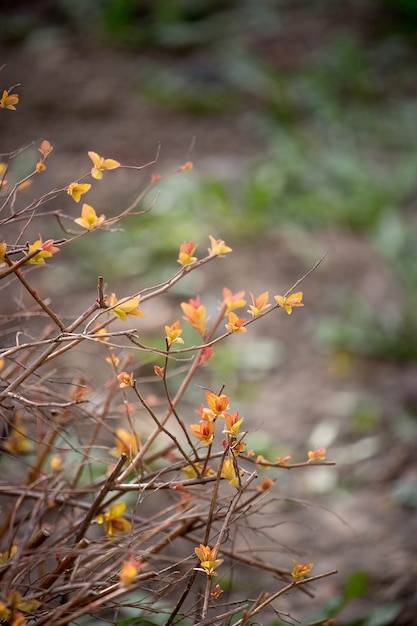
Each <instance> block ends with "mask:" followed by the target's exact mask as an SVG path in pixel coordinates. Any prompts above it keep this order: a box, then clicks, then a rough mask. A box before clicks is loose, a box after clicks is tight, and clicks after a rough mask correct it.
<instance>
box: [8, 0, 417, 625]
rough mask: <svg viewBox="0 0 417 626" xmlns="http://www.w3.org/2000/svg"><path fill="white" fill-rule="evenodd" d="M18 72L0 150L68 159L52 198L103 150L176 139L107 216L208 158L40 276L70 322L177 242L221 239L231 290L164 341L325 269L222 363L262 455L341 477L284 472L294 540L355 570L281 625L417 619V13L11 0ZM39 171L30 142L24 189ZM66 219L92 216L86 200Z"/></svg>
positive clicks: (154, 0) (141, 282)
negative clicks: (228, 307) (154, 180)
mask: <svg viewBox="0 0 417 626" xmlns="http://www.w3.org/2000/svg"><path fill="white" fill-rule="evenodd" d="M0 65H3V68H2V70H1V72H0V81H1V88H2V89H8V88H9V87H10V86H12V85H15V84H17V83H19V87H18V89H16V90H17V91H18V92H19V94H20V103H19V110H18V112H9V111H4V112H3V114H2V115H1V116H0V138H1V147H0V151H1V152H2V153H8V152H10V151H13V150H16V149H18V148H21V147H23V146H28V145H30V144H32V142H35V143H38V142H39V140H41V139H47V140H48V141H50V143H51V144H52V145H53V146H54V153H53V156H52V157H51V158H50V160H49V161H48V169H47V172H46V173H45V175H42V176H40V177H39V179H37V180H36V182H35V185H34V188H33V189H32V191H33V193H34V194H35V195H36V194H38V195H41V194H42V193H44V192H46V191H49V190H50V189H51V188H52V187H56V188H59V187H63V186H65V185H67V184H68V183H69V182H71V181H72V180H74V179H76V178H78V177H79V176H80V175H82V174H84V173H85V172H86V171H88V169H89V167H90V162H89V159H88V157H87V151H88V150H94V151H96V152H97V153H99V154H103V155H104V156H106V157H111V158H115V159H117V160H119V161H121V162H123V163H124V164H132V165H133V164H134V165H142V164H145V163H148V162H150V161H152V160H153V159H154V158H155V155H156V154H157V151H158V146H160V147H159V156H158V162H157V163H156V164H155V165H153V166H151V167H149V168H147V169H145V170H143V171H141V172H138V173H135V174H134V175H132V173H131V172H128V171H125V170H120V171H115V172H113V173H112V178H111V184H109V183H108V182H107V181H106V183H104V182H103V184H102V185H101V184H99V185H95V186H94V188H93V189H92V191H91V192H90V194H89V196H88V199H87V200H86V201H88V202H89V203H90V204H92V205H93V206H94V207H95V208H96V210H97V213H98V214H99V213H105V214H106V216H108V217H109V216H111V215H114V214H116V213H118V212H120V210H122V209H123V208H124V207H125V206H126V205H127V204H128V203H129V202H131V201H132V199H133V198H134V197H135V195H136V194H137V191H138V190H139V189H140V188H141V186H143V185H144V184H145V183H146V182H147V181H148V180H149V176H150V174H151V173H164V172H166V171H169V170H170V169H172V168H175V167H178V166H179V165H181V164H183V163H184V162H185V161H187V160H192V161H193V163H194V169H193V171H192V172H190V173H182V174H181V175H178V176H175V177H172V178H169V179H167V181H166V182H164V183H163V184H162V186H161V188H160V191H161V193H160V195H158V197H156V196H152V195H150V196H148V197H147V198H146V199H145V201H144V203H143V205H142V208H148V207H150V206H151V205H152V206H153V208H152V211H151V212H150V213H149V214H147V215H144V216H142V217H141V218H140V219H139V218H136V219H135V220H132V221H131V222H129V225H128V227H126V229H125V230H124V232H117V233H111V234H108V233H104V232H98V233H95V237H89V238H85V239H81V240H80V241H79V242H77V243H76V244H75V245H74V246H73V247H72V249H71V251H68V252H67V251H66V250H63V251H62V253H61V254H60V255H58V257H56V259H55V258H54V264H53V268H52V267H51V268H45V269H43V268H42V272H41V273H38V275H39V276H40V277H39V278H37V280H39V281H40V286H41V288H42V289H43V290H44V292H45V293H46V292H49V293H51V294H53V299H54V300H53V303H54V305H55V306H56V307H57V308H61V310H63V311H70V312H71V314H72V313H74V315H75V314H76V313H77V311H78V312H79V311H81V310H83V307H84V306H87V305H88V303H89V302H91V299H92V298H94V297H95V286H96V282H97V275H98V274H101V275H103V276H104V277H105V280H106V283H107V285H109V287H108V290H109V292H110V291H115V290H117V292H118V293H129V292H130V291H134V290H137V289H138V288H140V287H141V286H148V285H151V284H153V283H155V282H161V280H163V279H164V278H166V277H168V276H169V275H171V274H172V273H173V272H174V271H175V258H176V255H177V250H178V246H179V244H180V243H181V242H182V241H183V240H190V239H192V240H193V241H195V242H199V243H200V248H202V249H204V248H205V246H206V241H207V235H208V234H212V235H214V236H216V237H221V238H222V239H225V240H226V241H227V243H228V244H229V245H231V246H232V247H233V248H234V252H233V255H230V257H227V258H225V259H223V264H222V267H221V280H220V279H219V270H218V266H215V268H214V269H213V270H211V269H210V267H208V268H207V269H206V270H204V271H203V272H200V273H199V274H195V277H194V275H192V276H190V277H189V279H188V280H187V281H184V283H183V284H181V285H180V286H179V288H178V290H177V291H176V292H175V293H174V294H173V296H172V297H169V298H166V299H163V300H161V301H160V302H159V303H158V308H157V309H156V310H152V314H151V315H148V316H147V318H146V319H145V320H144V321H143V324H144V325H145V327H144V328H145V329H146V332H148V333H149V335H150V336H152V333H156V332H157V329H158V332H159V329H160V325H161V324H164V323H167V321H169V320H171V321H172V320H173V319H176V318H177V317H179V316H180V312H179V309H178V303H179V302H180V301H181V300H182V299H184V298H185V297H186V298H188V297H190V296H193V295H196V294H197V293H200V294H205V298H206V299H207V300H208V301H209V304H210V303H211V305H212V306H213V307H215V306H216V302H217V300H218V299H219V298H220V293H221V288H222V287H223V286H227V287H229V288H231V289H232V290H233V291H238V290H240V289H242V290H245V291H246V294H247V296H248V295H249V291H251V292H253V293H255V294H257V293H261V292H262V291H264V290H266V289H268V290H269V291H270V293H272V294H274V293H283V292H285V291H286V290H287V289H288V288H289V287H290V286H291V285H292V284H293V283H294V282H295V281H296V280H297V279H298V278H299V277H300V276H301V275H303V274H304V273H305V272H306V271H308V270H309V269H310V268H311V267H312V266H313V265H314V264H315V263H316V262H317V261H318V259H320V258H321V257H322V255H323V254H326V257H325V259H324V260H323V262H322V263H321V264H320V266H319V267H318V268H317V269H316V270H315V272H314V273H313V274H311V275H310V276H309V277H308V279H307V280H306V281H305V283H303V286H302V289H303V291H304V301H305V305H306V306H305V308H304V309H300V310H296V311H295V312H294V314H293V315H292V316H291V317H287V316H285V317H284V315H279V316H275V317H274V316H269V317H268V318H267V319H266V320H265V321H264V323H262V324H258V325H254V326H252V327H251V332H250V333H248V334H247V336H245V337H236V338H234V340H233V341H230V342H228V343H227V344H226V345H225V346H223V347H222V348H219V350H218V351H217V353H216V357H215V359H214V360H213V374H212V376H213V381H214V382H213V384H216V385H219V383H220V384H221V382H226V383H227V392H228V393H229V395H231V396H232V397H234V398H236V399H238V402H239V409H240V411H241V413H242V414H244V415H245V416H246V419H247V421H248V422H249V423H251V424H252V427H253V431H252V433H251V435H250V437H251V439H250V443H251V445H252V446H253V447H254V448H256V450H257V452H259V451H261V452H262V453H263V454H264V456H265V457H267V458H274V455H275V456H276V455H278V456H281V455H283V454H287V453H290V454H292V455H293V457H294V458H296V457H297V455H300V456H302V455H303V454H305V452H306V450H307V449H310V448H311V446H314V445H317V446H326V447H327V448H328V458H329V459H330V458H331V459H332V460H335V461H336V462H337V466H336V468H335V469H333V468H332V469H327V468H326V469H325V470H324V469H319V468H316V470H315V471H314V472H313V471H310V472H309V473H308V474H307V473H306V472H305V473H302V472H301V473H300V472H299V473H298V474H294V475H293V474H292V473H291V475H289V473H286V474H285V475H284V476H281V475H278V484H277V487H276V489H277V492H278V494H279V496H282V500H281V501H280V503H279V505H277V504H276V503H274V505H273V507H272V509H271V511H270V514H271V515H272V516H274V515H275V516H276V519H277V520H278V522H277V523H279V526H278V527H277V533H279V537H278V538H277V541H278V542H279V544H280V545H281V544H282V546H283V548H284V547H285V548H286V549H290V550H292V549H296V550H297V554H300V555H302V556H305V557H306V558H307V559H308V560H310V561H314V562H315V563H316V564H317V565H316V568H317V572H318V570H319V569H320V571H324V570H325V569H326V568H333V567H335V568H337V569H338V570H339V572H340V574H339V575H338V576H337V577H334V578H332V579H328V580H327V581H325V582H323V583H321V584H320V585H318V586H317V589H316V597H315V598H314V599H307V598H306V599H300V598H299V597H298V596H297V598H296V599H294V598H291V597H290V598H289V599H288V600H287V599H286V598H285V597H284V599H283V600H282V604H281V605H280V607H279V610H281V611H283V612H286V611H287V612H290V613H291V614H293V615H294V616H295V617H301V618H303V619H306V620H307V619H314V618H319V617H320V616H326V615H328V616H333V615H338V619H339V622H338V623H341V624H345V625H347V624H349V625H354V624H355V625H357V626H383V625H386V624H388V625H389V624H393V625H394V624H402V625H408V624H409V625H412V624H415V623H416V622H415V619H416V618H415V614H416V611H417V597H416V593H415V589H416V582H417V581H416V578H417V533H416V509H417V463H416V443H417V315H416V306H417V253H416V239H417V222H416V207H417V176H416V174H417V124H416V121H417V80H416V78H417V71H416V67H417V4H416V3H415V1H414V0H357V1H355V0H346V1H345V2H338V1H337V0H333V1H332V0H310V1H303V0H291V1H290V0H275V1H274V0H256V1H255V0H240V1H238V0H222V1H221V0H207V1H197V0H194V1H190V0H182V1H181V0H173V1H169V0H148V1H146V0H90V1H89V2H85V1H83V0H58V1H56V2H47V1H42V0H40V1H39V2H37V3H33V2H22V1H17V2H10V1H8V0H3V2H2V4H1V8H0ZM36 160H37V156H36V147H33V148H30V147H29V148H28V149H27V150H25V151H24V152H23V153H22V154H21V155H20V156H19V157H18V158H16V159H15V161H14V168H15V169H14V171H13V175H14V176H15V177H16V178H19V177H22V176H24V175H25V174H27V173H28V171H30V170H31V168H32V167H33V165H34V163H35V162H36ZM32 191H31V193H32ZM154 201H155V203H154ZM153 203H154V204H153ZM55 206H56V208H57V209H60V208H62V210H63V211H65V212H67V213H70V212H72V213H73V215H74V217H76V216H77V215H78V213H79V206H78V205H75V204H74V203H73V201H72V200H71V199H70V198H69V197H68V198H64V199H62V198H61V197H60V198H59V201H58V200H57V201H56V205H55ZM31 229H32V230H33V232H32V230H31ZM39 229H41V226H40V225H39V222H37V223H36V224H33V225H31V227H30V229H29V232H28V239H29V240H33V238H36V235H37V233H38V232H39ZM42 232H43V231H42ZM47 235H48V237H49V236H57V237H58V236H60V231H59V228H58V226H57V227H56V232H55V233H49V232H48V233H47ZM45 237H46V233H45ZM0 239H2V237H1V236H0ZM93 243H94V245H93ZM18 298H19V294H16V300H18ZM9 304H10V303H9V302H5V301H4V300H3V301H1V300H0V308H1V309H2V313H4V312H6V310H8V307H9ZM252 328H253V329H254V330H253V331H252ZM74 366H76V367H78V364H74ZM80 373H81V372H80ZM96 376H97V377H98V383H100V382H102V381H101V380H100V372H99V371H97V372H96ZM271 434H272V436H271ZM293 498H297V499H298V500H299V502H298V504H297V503H296V502H293V500H292V499H293ZM277 565H279V563H277ZM271 623H272V622H271ZM278 623H281V622H280V621H279V620H278V618H277V620H276V621H275V622H274V624H278ZM291 623H292V622H291Z"/></svg>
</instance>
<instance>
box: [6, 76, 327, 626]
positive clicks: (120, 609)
mask: <svg viewBox="0 0 417 626" xmlns="http://www.w3.org/2000/svg"><path fill="white" fill-rule="evenodd" d="M18 103H19V96H18V94H17V93H14V88H11V89H8V90H4V91H3V96H2V99H1V102H0V108H1V109H3V110H2V111H1V112H0V113H1V114H2V115H9V114H14V113H13V111H15V110H16V107H17V106H18ZM20 152H21V151H19V150H17V151H16V152H14V153H11V154H7V155H4V158H3V162H2V164H1V165H0V168H1V178H0V180H1V214H0V225H1V228H2V232H3V233H4V237H5V239H4V241H3V242H2V243H0V279H1V289H2V296H1V297H2V305H3V315H2V318H1V319H2V324H3V343H4V344H5V346H6V347H4V348H3V349H2V350H1V352H0V378H1V390H0V402H1V404H0V410H1V416H2V427H3V434H2V479H1V482H0V492H1V500H2V504H3V511H4V516H3V520H2V525H1V528H0V541H1V555H0V576H1V580H2V586H3V596H2V598H1V600H0V618H1V619H2V620H3V621H4V623H8V624H12V625H13V626H21V625H24V624H36V625H37V626H47V625H50V626H52V625H53V626H63V625H64V624H70V623H77V624H78V623H83V624H93V623H94V624H97V623H98V620H103V621H105V622H112V623H116V624H119V626H121V625H122V624H134V623H138V624H139V623H140V624H145V623H146V624H167V625H168V624H179V623H181V624H197V623H198V624H200V625H201V626H202V625H203V624H220V623H233V624H234V625H235V626H237V625H240V624H244V623H250V622H251V621H252V620H253V619H254V618H255V616H257V615H259V614H260V613H262V612H264V611H265V610H267V609H268V607H271V606H272V604H273V603H274V602H275V601H276V600H277V599H278V598H280V597H281V596H282V595H283V594H284V593H286V592H288V591H290V590H294V589H298V588H302V589H303V588H304V587H305V586H306V585H309V584H310V583H311V582H312V581H316V580H318V579H321V578H323V577H326V576H329V575H331V574H333V573H334V572H333V571H331V572H325V573H322V574H317V575H315V576H310V572H311V569H312V567H313V566H312V564H311V563H297V562H296V561H295V560H294V562H293V565H291V566H290V567H288V563H287V562H284V563H283V564H282V566H277V565H276V564H275V563H274V562H273V561H268V560H267V559H264V558H260V557H259V556H258V555H257V553H256V549H255V546H254V547H253V548H252V549H250V550H248V548H247V545H246V544H248V543H249V533H250V532H251V524H252V528H253V525H254V524H255V522H254V521H253V520H256V519H259V516H263V515H264V513H265V511H266V506H267V500H269V499H270V496H269V495H268V496H267V497H266V493H268V494H269V493H270V491H271V490H273V488H274V482H275V481H274V479H273V478H270V477H268V476H266V475H265V476H263V478H262V479H261V478H259V477H258V470H259V469H260V468H264V469H269V471H272V469H273V470H276V469H282V470H290V469H293V468H297V467H305V466H314V465H323V464H331V463H330V462H327V461H325V454H326V451H325V449H323V448H320V449H315V450H311V451H309V452H308V454H306V458H305V459H302V460H301V461H300V462H296V463H291V457H289V456H286V457H281V458H278V459H274V460H267V459H265V458H264V457H263V456H262V455H260V454H256V452H254V451H252V450H248V449H247V444H246V438H247V432H246V431H245V425H244V418H243V417H241V416H240V415H239V412H238V411H237V410H234V407H233V405H234V404H235V403H236V399H232V398H230V397H229V396H228V395H227V394H226V393H225V391H226V388H225V387H224V385H220V386H217V387H216V388H214V389H211V388H207V385H206V384H204V380H205V377H206V379H207V376H208V374H207V372H208V367H209V363H210V359H211V358H212V356H213V352H214V350H215V347H216V345H218V344H219V343H220V342H225V341H227V340H228V339H229V338H230V336H231V335H234V334H239V335H241V334H244V333H246V332H247V331H248V329H249V326H250V325H251V324H252V323H258V322H259V321H260V320H261V319H262V318H263V317H264V316H265V315H269V314H277V313H278V309H282V310H283V311H284V312H286V313H288V314H291V313H292V311H293V309H294V308H298V307H302V306H303V303H302V297H303V294H302V292H300V291H295V289H296V288H297V287H298V284H299V282H300V281H297V283H296V284H295V285H294V286H293V287H292V288H291V289H289V290H288V292H287V293H286V294H284V295H279V294H277V295H275V296H274V298H273V300H272V304H271V303H270V301H269V300H270V298H269V294H268V292H265V293H262V294H260V295H258V296H253V295H252V294H251V304H249V308H248V309H247V313H248V316H247V317H240V316H239V315H238V314H237V313H236V311H237V310H238V309H241V308H243V307H246V306H248V305H247V302H246V300H245V294H244V292H237V293H232V292H231V291H230V290H229V289H227V288H223V290H222V298H221V304H220V307H219V310H218V311H217V312H216V315H215V316H214V317H213V319H210V318H209V315H208V311H207V307H206V306H205V305H204V304H203V301H204V298H203V297H202V298H201V299H200V296H199V295H197V296H196V295H193V296H192V297H190V298H189V300H188V301H184V302H182V303H181V310H178V312H177V313H175V315H174V316H172V311H171V309H169V308H168V310H167V315H166V319H164V322H162V324H161V325H160V324H159V321H158V320H159V315H161V316H162V317H164V312H163V307H164V304H162V305H159V304H153V302H154V301H155V302H156V303H159V302H161V301H162V302H164V301H163V298H164V296H165V294H167V293H168V292H169V291H170V290H171V289H172V288H173V287H174V286H175V285H176V284H177V283H178V282H179V281H182V280H183V279H184V278H185V277H186V276H187V275H189V274H190V273H191V272H195V271H201V270H202V268H203V266H205V265H206V264H207V263H218V262H221V259H222V257H225V256H226V255H227V254H229V253H230V252H231V249H230V247H229V246H227V244H226V243H225V242H224V241H223V240H221V239H218V238H216V237H214V236H209V240H210V246H209V249H208V254H206V255H203V256H201V258H197V256H195V254H196V248H197V246H196V245H195V244H194V243H193V242H192V241H184V242H183V243H181V244H180V246H179V254H178V259H177V261H178V263H179V266H180V267H179V269H178V271H176V272H175V273H173V274H172V276H171V277H169V278H168V279H166V280H162V281H161V282H158V283H157V284H154V285H151V286H147V287H143V288H141V289H139V290H138V291H136V292H134V293H130V294H128V295H126V296H123V297H120V295H118V296H116V295H115V293H111V295H106V294H105V285H104V278H103V277H101V276H100V277H99V278H98V282H97V295H94V296H93V295H91V296H90V297H89V302H88V306H87V307H86V308H84V309H81V308H80V303H79V301H78V297H77V294H72V295H71V294H70V293H68V294H67V301H66V302H65V303H64V307H65V310H64V311H62V310H61V311H60V310H59V307H58V306H57V305H56V304H55V302H58V304H59V300H60V297H62V294H63V293H65V290H64V289H63V286H62V285H61V284H60V281H61V280H62V277H64V279H65V277H67V276H68V274H65V272H64V273H61V274H59V273H58V274H55V277H54V274H53V271H54V270H53V269H52V268H53V267H54V261H55V259H56V255H58V253H60V254H61V255H63V253H64V251H65V254H66V251H67V250H68V248H69V247H70V246H71V244H72V243H74V242H75V241H77V240H78V239H80V238H83V237H84V238H85V237H87V238H90V237H94V236H96V234H97V233H98V232H100V231H106V233H107V237H106V241H107V242H108V241H109V236H111V233H113V232H115V231H116V230H117V228H120V225H121V223H123V222H124V221H125V220H127V219H128V218H129V219H130V220H137V219H140V214H141V213H142V212H143V211H138V210H137V206H138V204H139V202H140V201H141V199H143V198H144V197H145V196H146V194H147V192H148V191H149V189H151V188H153V187H155V186H156V185H158V183H159V182H160V181H161V180H162V179H163V178H165V177H166V176H169V175H172V174H174V173H178V174H179V173H184V172H187V171H189V170H191V169H192V164H191V163H186V164H184V165H183V166H182V167H179V168H178V170H176V171H175V172H171V173H169V174H165V175H159V174H154V175H152V176H151V178H150V181H149V184H148V185H146V186H145V187H144V188H143V189H141V190H140V191H138V195H137V197H136V199H135V200H134V201H133V202H132V203H131V204H130V206H128V207H126V208H125V209H124V210H122V211H120V212H119V213H118V214H117V215H114V216H112V217H109V216H105V215H99V214H98V213H97V212H96V210H95V209H94V208H93V207H92V206H91V205H89V204H87V203H84V204H82V209H81V212H79V211H77V213H78V216H77V217H76V218H74V217H73V216H72V215H71V212H64V211H63V210H62V209H57V208H54V207H55V200H56V199H57V198H58V199H59V205H60V206H62V205H64V198H67V201H68V202H72V200H73V201H75V202H76V203H77V205H78V203H79V202H80V201H81V199H82V196H84V194H87V193H88V192H89V190H90V188H91V185H92V183H93V184H100V185H103V184H106V182H108V180H110V177H111V176H112V172H111V170H116V169H119V168H126V169H130V170H132V171H133V172H136V171H137V170H138V169H142V168H143V167H145V166H127V165H122V164H120V163H119V162H118V161H116V160H115V159H112V158H104V157H101V156H100V155H98V154H97V153H95V152H93V151H90V152H89V153H88V156H89V159H90V161H91V163H90V166H92V167H91V169H90V171H88V172H87V173H85V174H84V175H82V176H80V178H79V179H78V180H76V181H74V182H70V183H69V184H68V185H67V186H66V187H64V188H61V189H53V190H51V191H49V192H47V193H44V194H42V195H41V196H40V197H38V198H34V199H33V200H31V201H30V202H29V203H26V202H25V200H24V199H25V193H27V192H28V190H29V189H30V187H31V185H32V184H33V183H34V181H35V179H36V178H37V177H39V176H44V175H45V174H44V173H45V170H46V169H47V161H48V159H50V158H51V155H52V153H53V147H52V146H51V144H50V143H49V142H48V141H46V140H44V141H42V142H41V144H40V146H39V147H38V152H39V154H40V156H38V160H37V162H36V164H35V165H34V168H33V171H31V172H29V173H28V174H27V175H26V176H24V177H23V178H18V179H17V180H15V181H14V182H12V181H13V177H14V175H15V173H14V164H15V162H16V161H15V159H16V157H17V156H18V155H19V153H20ZM87 179H88V180H90V179H91V182H85V181H86V180H87ZM101 179H104V181H102V180H101ZM100 181H101V182H100ZM68 196H70V198H72V200H70V199H68ZM73 206H74V205H73ZM58 228H59V229H60V231H61V232H60V236H51V233H56V232H58V231H57V229H58ZM39 231H40V232H41V234H37V233H39ZM35 233H36V234H35ZM45 233H48V234H47V235H45ZM109 234H110V235H109ZM26 237H32V238H31V239H30V242H28V243H24V241H25V238H26ZM107 245H108V244H107ZM104 254H107V255H113V256H116V255H117V250H114V249H111V247H110V246H108V247H107V249H106V250H105V251H104ZM58 258H59V257H58ZM67 258H68V262H70V261H71V258H70V257H69V256H67ZM42 268H44V269H48V268H49V269H50V272H51V271H52V274H51V273H49V274H48V277H47V280H45V276H42ZM39 270H41V272H39ZM72 284H73V283H72ZM49 289H51V290H52V291H50V292H49V291H48V290H49ZM68 291H69V292H71V287H70V288H69V289H68ZM115 291H117V289H116V290H115ZM45 292H46V293H45ZM68 302H70V306H69V304H68ZM70 308H74V309H78V310H77V312H76V313H74V314H71V313H70V312H69V309H70ZM156 311H158V319H157V321H156V326H157V328H158V329H159V330H158V333H157V334H159V337H158V338H157V339H155V340H154V341H149V342H148V341H147V339H146V334H145V333H144V332H143V331H142V330H141V324H142V318H143V317H144V316H146V315H151V316H152V315H153V314H154V313H155V312H156ZM153 312H154V313H153ZM181 316H182V317H183V320H184V321H185V322H186V326H187V329H186V328H184V329H183V328H182V327H181V322H180V319H179V318H180V317H181ZM176 318H178V319H176ZM153 331H154V332H155V330H154V329H153ZM197 382H198V383H199V386H197V387H196V386H195V385H196V383H197ZM192 385H194V388H192ZM190 392H192V393H190ZM190 403H191V404H193V405H194V407H195V412H196V413H197V414H198V418H194V420H188V418H187V417H186V413H187V410H188V409H187V407H188V406H189V404H190ZM198 406H199V408H197V407H198ZM188 421H191V422H193V423H191V424H190V423H186V422H188ZM138 424H140V426H139V427H138ZM112 459H113V462H112V463H111V460H112ZM271 541H272V540H271ZM269 549H270V551H273V550H274V545H273V542H272V545H271V546H270V548H269ZM237 564H244V565H245V566H246V567H248V568H251V569H252V570H253V571H254V572H256V571H261V572H262V571H267V572H269V573H270V574H273V575H274V577H275V579H277V580H278V581H280V582H279V583H277V585H276V588H275V590H274V591H273V592H268V593H267V592H262V593H260V594H259V595H258V596H257V597H256V598H252V597H251V594H250V593H249V597H247V596H244V595H242V593H238V592H239V590H240V587H242V589H243V590H244V585H241V579H242V575H241V573H240V572H239V569H238V568H237V567H236V565H237ZM217 581H219V582H217ZM222 593H224V596H223V597H226V600H224V601H223V600H222V599H219V596H220V595H221V594H222ZM274 611H275V614H278V615H279V611H278V610H277V609H274ZM81 618H84V620H82V621H81V622H80V619H81ZM323 623H324V622H323Z"/></svg>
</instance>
